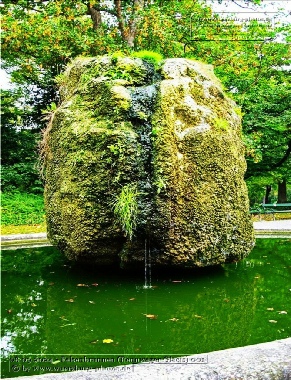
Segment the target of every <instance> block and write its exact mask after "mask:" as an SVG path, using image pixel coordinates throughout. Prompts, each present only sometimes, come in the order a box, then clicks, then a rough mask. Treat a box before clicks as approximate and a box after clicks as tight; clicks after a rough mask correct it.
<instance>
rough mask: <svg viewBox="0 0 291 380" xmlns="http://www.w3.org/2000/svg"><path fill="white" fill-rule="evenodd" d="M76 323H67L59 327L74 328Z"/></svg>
mask: <svg viewBox="0 0 291 380" xmlns="http://www.w3.org/2000/svg"><path fill="white" fill-rule="evenodd" d="M75 324H76V323H67V324H66V325H62V326H60V327H67V326H75Z"/></svg>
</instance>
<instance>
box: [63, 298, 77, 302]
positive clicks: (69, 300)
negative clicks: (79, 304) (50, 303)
mask: <svg viewBox="0 0 291 380" xmlns="http://www.w3.org/2000/svg"><path fill="white" fill-rule="evenodd" d="M65 301H66V302H75V300H74V299H73V298H69V299H68V300H65Z"/></svg>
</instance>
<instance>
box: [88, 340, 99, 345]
mask: <svg viewBox="0 0 291 380" xmlns="http://www.w3.org/2000/svg"><path fill="white" fill-rule="evenodd" d="M97 342H99V340H98V339H96V340H91V342H90V343H92V344H96V343H97Z"/></svg>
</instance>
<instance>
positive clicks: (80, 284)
mask: <svg viewBox="0 0 291 380" xmlns="http://www.w3.org/2000/svg"><path fill="white" fill-rule="evenodd" d="M77 286H86V287H88V286H89V285H86V284H77Z"/></svg>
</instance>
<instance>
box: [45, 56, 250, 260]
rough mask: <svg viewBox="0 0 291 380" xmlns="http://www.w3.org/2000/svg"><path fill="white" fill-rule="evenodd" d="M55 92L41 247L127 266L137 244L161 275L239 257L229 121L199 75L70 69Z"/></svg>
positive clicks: (235, 130)
mask: <svg viewBox="0 0 291 380" xmlns="http://www.w3.org/2000/svg"><path fill="white" fill-rule="evenodd" d="M59 83H60V92H61V96H62V103H61V105H60V106H59V108H58V109H57V110H56V111H55V113H54V115H53V118H52V120H51V123H50V125H49V126H48V129H47V131H46V133H45V138H44V142H43V151H44V167H45V177H46V186H45V202H46V209H47V225H48V233H49V237H50V239H51V240H52V241H53V242H54V243H55V244H56V245H57V246H58V247H59V248H60V249H61V250H62V251H63V252H64V253H65V254H66V256H67V257H69V258H70V259H73V260H78V261H85V262H96V263H99V264H110V263H115V262H116V263H123V264H128V265H130V264H131V263H137V262H142V261H143V257H144V247H145V241H146V242H147V244H150V246H151V252H152V260H153V262H155V263H157V264H162V265H164V264H166V265H177V266H179V265H181V266H190V267H192V266H207V265H215V264H221V263H224V262H231V261H234V260H239V259H241V258H243V257H245V256H246V255H247V254H248V253H249V252H250V250H251V248H252V246H253V241H254V235H253V229H252V223H251V221H250V218H249V215H248V197H247V189H246V186H245V183H244V181H243V175H244V172H245V169H246V163H245V160H244V147H243V144H242V141H241V136H240V135H241V125H240V117H239V116H238V115H237V113H236V111H235V110H236V108H235V107H236V105H235V104H234V102H233V101H232V100H230V99H228V98H227V97H226V96H225V94H224V93H223V90H222V88H221V85H220V83H219V81H218V80H217V78H216V77H215V76H214V74H213V71H212V69H211V67H209V65H204V64H202V63H200V62H196V61H192V60H186V59H167V60H165V61H164V63H163V64H162V65H161V68H160V69H158V71H157V70H155V69H154V66H153V65H151V64H149V63H148V62H146V61H143V60H141V59H140V58H129V57H95V58H85V59H84V58H80V59H76V60H75V61H74V62H73V63H72V64H71V65H70V67H68V69H67V71H66V72H65V73H64V74H62V75H61V76H60V78H59ZM132 189H134V194H133V190H132ZM127 198H128V199H127ZM133 202H134V205H133ZM117 206H118V207H117ZM133 208H134V213H133V212H132V211H131V210H132V209H133ZM117 209H118V212H117V211H116V210H117ZM131 215H134V220H130V218H131ZM132 218H133V216H132ZM126 225H127V226H129V227H125V226H126ZM126 228H131V230H130V231H129V230H128V231H127V230H126Z"/></svg>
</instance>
